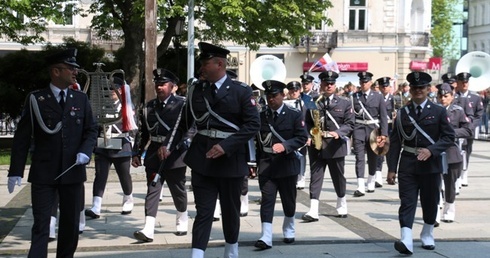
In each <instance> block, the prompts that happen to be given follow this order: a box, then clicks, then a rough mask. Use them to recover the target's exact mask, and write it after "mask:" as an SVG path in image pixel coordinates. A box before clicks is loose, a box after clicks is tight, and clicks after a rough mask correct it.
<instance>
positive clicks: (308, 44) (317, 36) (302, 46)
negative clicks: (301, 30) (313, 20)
mask: <svg viewBox="0 0 490 258" xmlns="http://www.w3.org/2000/svg"><path fill="white" fill-rule="evenodd" d="M337 37H338V32H337V31H334V32H314V33H313V35H312V36H303V37H301V38H300V39H299V43H298V45H297V46H296V47H297V48H298V50H299V51H300V52H304V51H306V48H309V51H310V52H316V51H317V50H318V49H331V48H336V47H337Z"/></svg>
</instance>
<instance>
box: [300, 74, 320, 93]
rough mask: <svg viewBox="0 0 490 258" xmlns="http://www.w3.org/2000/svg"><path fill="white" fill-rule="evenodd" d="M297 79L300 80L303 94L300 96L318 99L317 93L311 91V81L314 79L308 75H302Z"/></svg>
mask: <svg viewBox="0 0 490 258" xmlns="http://www.w3.org/2000/svg"><path fill="white" fill-rule="evenodd" d="M299 78H301V84H302V85H303V92H302V93H301V95H302V96H304V95H307V96H310V97H311V98H316V97H318V95H319V94H318V92H317V91H316V90H314V89H313V80H314V79H315V78H313V76H311V75H309V74H303V75H301V76H300V77H299Z"/></svg>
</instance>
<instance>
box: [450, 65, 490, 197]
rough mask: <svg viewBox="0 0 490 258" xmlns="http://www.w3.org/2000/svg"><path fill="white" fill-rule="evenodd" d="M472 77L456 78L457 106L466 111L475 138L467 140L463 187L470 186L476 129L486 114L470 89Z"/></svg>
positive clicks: (479, 98) (476, 96)
mask: <svg viewBox="0 0 490 258" xmlns="http://www.w3.org/2000/svg"><path fill="white" fill-rule="evenodd" d="M470 77H471V74H470V73H466V72H463V73H459V74H458V75H457V76H456V78H457V84H458V86H457V88H456V95H455V104H456V105H458V106H461V107H462V108H463V109H464V110H465V113H466V116H468V118H469V119H470V120H471V130H473V136H472V137H471V138H468V139H466V143H467V144H466V145H465V146H464V149H465V150H466V166H465V167H463V171H461V177H460V180H461V181H460V183H461V186H468V164H469V162H470V155H471V153H472V152H473V141H474V139H475V136H476V128H477V127H478V126H479V125H480V122H481V118H482V116H483V112H484V110H483V101H482V99H481V97H480V96H479V95H478V94H474V93H471V92H470V91H469V89H468V87H469V80H470ZM458 190H459V189H458ZM458 190H457V191H458Z"/></svg>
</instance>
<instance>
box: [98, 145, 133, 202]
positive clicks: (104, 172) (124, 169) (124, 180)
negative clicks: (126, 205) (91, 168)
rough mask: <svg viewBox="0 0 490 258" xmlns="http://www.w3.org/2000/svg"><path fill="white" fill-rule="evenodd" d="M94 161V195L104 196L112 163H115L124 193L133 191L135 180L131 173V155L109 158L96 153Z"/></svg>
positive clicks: (127, 193)
mask: <svg viewBox="0 0 490 258" xmlns="http://www.w3.org/2000/svg"><path fill="white" fill-rule="evenodd" d="M94 161H95V178H94V186H93V189H92V194H93V196H99V197H103V196H104V191H105V187H106V184H107V178H108V177H109V169H110V167H111V165H112V164H114V168H115V169H116V173H117V176H118V177H119V183H120V184H121V188H122V190H123V192H124V195H130V194H132V193H133V181H132V179H131V174H130V173H129V172H130V167H131V157H120V158H119V157H118V158H109V157H106V156H104V155H99V154H96V155H95V158H94Z"/></svg>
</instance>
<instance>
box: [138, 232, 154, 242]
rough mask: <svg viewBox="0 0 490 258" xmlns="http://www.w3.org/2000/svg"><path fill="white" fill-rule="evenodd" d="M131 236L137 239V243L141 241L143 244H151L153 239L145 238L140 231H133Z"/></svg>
mask: <svg viewBox="0 0 490 258" xmlns="http://www.w3.org/2000/svg"><path fill="white" fill-rule="evenodd" d="M133 236H134V238H136V239H138V240H139V241H143V242H147V243H150V242H153V238H149V237H147V236H146V235H145V234H143V232H141V231H135V232H134V233H133Z"/></svg>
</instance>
